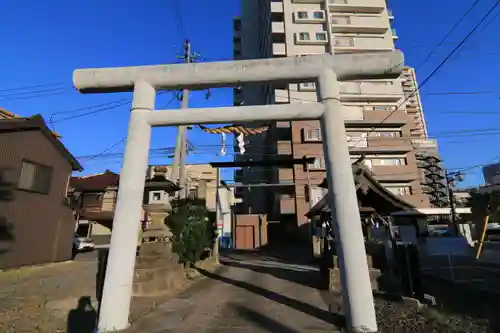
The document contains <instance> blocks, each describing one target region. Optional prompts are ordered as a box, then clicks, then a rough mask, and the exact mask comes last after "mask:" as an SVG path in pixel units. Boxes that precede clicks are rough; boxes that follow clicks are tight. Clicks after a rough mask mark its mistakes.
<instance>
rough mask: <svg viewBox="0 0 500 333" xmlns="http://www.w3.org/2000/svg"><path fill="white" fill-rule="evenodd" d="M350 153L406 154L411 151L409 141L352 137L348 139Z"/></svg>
mask: <svg viewBox="0 0 500 333" xmlns="http://www.w3.org/2000/svg"><path fill="white" fill-rule="evenodd" d="M348 145H349V150H350V151H351V152H352V153H372V154H376V153H407V152H409V151H412V150H413V147H412V145H411V144H410V142H409V140H403V139H400V138H376V137H375V138H374V137H353V138H351V139H348Z"/></svg>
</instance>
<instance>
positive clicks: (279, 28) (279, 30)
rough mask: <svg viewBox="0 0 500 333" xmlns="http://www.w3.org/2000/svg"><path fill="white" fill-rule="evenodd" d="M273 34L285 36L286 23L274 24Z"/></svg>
mask: <svg viewBox="0 0 500 333" xmlns="http://www.w3.org/2000/svg"><path fill="white" fill-rule="evenodd" d="M271 32H272V33H273V34H284V33H285V23H284V22H272V23H271Z"/></svg>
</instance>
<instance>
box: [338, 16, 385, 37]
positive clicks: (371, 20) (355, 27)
mask: <svg viewBox="0 0 500 333" xmlns="http://www.w3.org/2000/svg"><path fill="white" fill-rule="evenodd" d="M330 26H331V31H332V32H333V33H338V32H342V33H372V34H384V33H385V32H386V31H387V30H388V29H389V28H390V27H389V22H387V20H385V19H384V17H371V16H356V15H351V16H332V17H331V19H330Z"/></svg>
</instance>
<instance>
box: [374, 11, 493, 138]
mask: <svg viewBox="0 0 500 333" xmlns="http://www.w3.org/2000/svg"><path fill="white" fill-rule="evenodd" d="M498 5H500V1H497V2H496V3H495V4H494V5H493V6H492V7H491V8H490V10H489V11H488V12H487V13H486V14H485V15H484V16H483V17H482V18H481V19H480V20H479V22H478V23H477V24H476V26H475V27H474V28H473V29H472V30H471V31H470V32H469V33H468V34H467V35H466V36H465V37H464V38H463V39H462V41H461V42H460V43H458V45H457V46H455V47H454V48H453V50H452V51H451V52H450V53H449V54H448V56H446V57H445V58H444V59H443V61H441V63H440V64H439V65H438V66H437V67H436V68H435V69H434V70H433V71H432V72H431V73H430V74H429V75H428V76H427V78H425V79H424V81H422V84H420V85H419V86H418V87H417V88H416V89H415V90H413V92H412V93H411V94H410V95H408V97H406V98H405V99H404V100H403V101H402V102H401V103H400V104H399V105H398V106H397V107H396V109H394V110H393V111H392V112H390V113H389V115H387V116H386V117H385V118H384V119H383V120H382V121H381V122H380V124H382V123H384V122H385V121H386V120H387V119H389V118H390V117H391V116H392V115H393V114H394V112H396V111H397V110H398V109H399V108H400V107H401V106H402V105H404V104H405V103H406V102H407V101H408V100H409V99H410V98H412V97H413V96H415V94H416V93H418V92H419V90H420V89H421V88H423V87H424V86H425V85H426V84H427V83H428V82H429V81H430V80H431V79H432V78H433V77H434V75H436V74H437V73H438V72H439V70H440V69H441V68H442V67H443V66H444V65H445V64H446V63H447V62H448V61H449V60H450V59H451V57H452V56H453V55H454V54H455V53H457V51H458V50H459V49H460V47H461V46H462V45H464V44H465V43H466V42H467V40H469V38H470V37H471V36H472V35H473V34H474V33H475V32H476V30H477V29H478V28H479V27H480V26H481V24H482V23H483V22H484V21H485V20H486V19H487V18H488V16H490V15H491V13H492V12H493V11H494V10H495V9H496V8H497V7H498ZM374 130H375V127H373V128H372V131H374Z"/></svg>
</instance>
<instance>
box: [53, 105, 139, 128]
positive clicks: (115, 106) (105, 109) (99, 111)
mask: <svg viewBox="0 0 500 333" xmlns="http://www.w3.org/2000/svg"><path fill="white" fill-rule="evenodd" d="M130 102H131V100H127V101H124V102H122V103H119V104H116V105H113V106H108V107H104V108H100V109H98V110H94V111H89V112H85V113H82V114H78V115H75V116H69V117H65V118H61V119H57V120H54V121H51V124H56V123H60V122H61V121H67V120H73V119H77V118H81V117H86V116H89V115H91V114H96V113H101V112H103V111H107V110H112V109H116V108H117V107H120V106H123V105H127V104H129V103H130Z"/></svg>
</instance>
